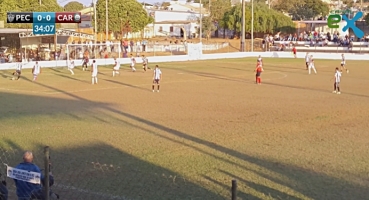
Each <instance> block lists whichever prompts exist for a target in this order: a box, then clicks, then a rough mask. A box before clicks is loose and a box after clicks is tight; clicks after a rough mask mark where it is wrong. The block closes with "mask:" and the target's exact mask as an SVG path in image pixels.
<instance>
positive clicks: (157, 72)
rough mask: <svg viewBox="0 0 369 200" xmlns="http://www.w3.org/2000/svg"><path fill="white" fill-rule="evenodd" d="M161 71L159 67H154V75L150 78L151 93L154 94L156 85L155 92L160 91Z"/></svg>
mask: <svg viewBox="0 0 369 200" xmlns="http://www.w3.org/2000/svg"><path fill="white" fill-rule="evenodd" d="M161 75H162V73H161V70H160V69H159V65H156V66H155V69H154V75H153V77H152V80H153V81H152V92H155V85H157V87H158V89H157V90H156V91H157V92H159V89H160V80H161V77H162V76H161Z"/></svg>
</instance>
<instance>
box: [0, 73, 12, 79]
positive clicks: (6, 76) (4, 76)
mask: <svg viewBox="0 0 369 200" xmlns="http://www.w3.org/2000/svg"><path fill="white" fill-rule="evenodd" d="M8 73H9V75H7V74H8ZM0 75H1V77H3V78H11V73H10V72H8V71H2V72H0Z"/></svg>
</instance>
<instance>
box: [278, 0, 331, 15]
mask: <svg viewBox="0 0 369 200" xmlns="http://www.w3.org/2000/svg"><path fill="white" fill-rule="evenodd" d="M274 8H275V9H276V10H279V11H282V12H285V13H289V14H290V15H292V17H293V19H295V20H305V19H311V18H315V17H318V16H326V15H328V13H329V5H328V4H327V3H325V2H323V1H321V0H283V1H279V2H278V3H276V5H275V7H274Z"/></svg>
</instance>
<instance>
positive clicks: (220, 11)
mask: <svg viewBox="0 0 369 200" xmlns="http://www.w3.org/2000/svg"><path fill="white" fill-rule="evenodd" d="M205 8H206V7H205ZM230 9H231V2H230V1H224V0H211V4H210V18H211V20H212V21H213V22H217V23H218V24H219V23H220V22H221V21H222V19H223V17H224V14H225V13H226V12H227V11H229V10H230ZM224 31H225V30H224ZM218 34H219V33H218V29H216V30H215V37H218ZM224 35H225V34H224Z"/></svg>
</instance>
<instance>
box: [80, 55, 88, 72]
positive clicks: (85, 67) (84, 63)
mask: <svg viewBox="0 0 369 200" xmlns="http://www.w3.org/2000/svg"><path fill="white" fill-rule="evenodd" d="M88 62H89V59H88V57H87V56H85V57H84V58H83V60H82V70H83V71H87V67H88V66H87V65H88Z"/></svg>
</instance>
